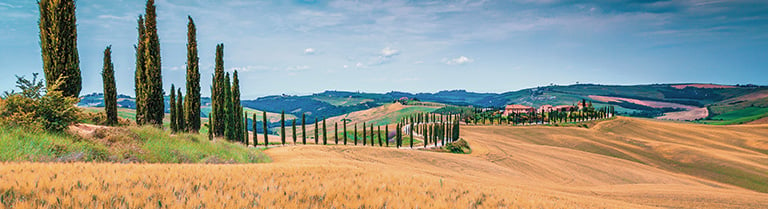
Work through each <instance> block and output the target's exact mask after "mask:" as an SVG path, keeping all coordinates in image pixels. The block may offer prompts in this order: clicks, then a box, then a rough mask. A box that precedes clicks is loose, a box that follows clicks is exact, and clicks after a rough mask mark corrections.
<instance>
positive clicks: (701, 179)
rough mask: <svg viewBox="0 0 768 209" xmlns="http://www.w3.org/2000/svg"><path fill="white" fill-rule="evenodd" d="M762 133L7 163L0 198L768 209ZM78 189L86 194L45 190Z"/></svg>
mask: <svg viewBox="0 0 768 209" xmlns="http://www.w3.org/2000/svg"><path fill="white" fill-rule="evenodd" d="M767 130H768V126H766V125H758V126H755V125H750V126H710V125H697V124H690V123H676V122H659V121H654V120H643V119H634V118H618V119H614V120H609V121H604V122H600V123H599V124H597V125H596V126H594V127H592V128H589V129H586V128H579V127H569V128H564V127H511V126H485V127H474V126H465V128H464V129H463V130H462V137H463V138H464V139H466V140H467V141H468V142H469V144H470V145H471V146H472V148H473V152H472V153H471V154H468V155H459V154H448V153H436V152H425V151H413V150H397V149H392V148H381V147H362V146H358V147H351V146H314V145H307V146H287V147H279V148H273V149H269V150H267V151H266V153H267V154H268V155H269V156H270V157H271V158H272V159H273V162H272V163H267V164H252V165H227V166H222V165H119V164H117V165H116V164H74V165H68V164H29V163H6V164H4V165H3V166H0V175H2V176H4V177H7V178H1V179H0V191H13V194H14V195H16V196H23V197H24V198H23V199H24V200H26V201H25V202H22V203H18V204H21V205H27V204H28V205H34V204H35V203H36V204H39V203H40V202H41V201H35V200H38V199H40V198H42V197H57V198H61V199H63V200H65V201H63V204H64V205H65V206H68V205H69V206H75V207H78V206H79V207H82V206H86V205H91V206H93V205H96V206H98V205H102V206H109V205H110V204H112V205H126V204H130V205H131V206H136V207H150V206H152V207H154V206H153V205H157V204H171V205H177V206H180V207H185V208H186V207H198V206H201V204H204V205H208V206H210V205H209V203H212V202H216V203H222V204H223V203H226V205H225V206H222V207H235V208H239V207H268V208H271V207H287V205H291V206H293V207H296V208H332V207H335V208H363V207H364V208H390V207H392V208H465V207H466V208H649V207H662V208H766V207H768V194H766V193H760V192H756V191H763V192H764V191H766V190H765V189H766V187H765V182H768V177H767V175H766V173H768V172H767V171H768V161H767V159H768V135H766V133H768V131H767ZM57 173H65V174H67V175H66V176H62V177H63V178H55V177H53V176H54V175H56V174H57ZM97 173H110V175H109V176H104V175H97ZM127 173H143V174H144V176H143V177H142V178H139V179H137V178H127V177H124V174H127ZM169 173H172V175H169ZM22 177H23V178H22ZM20 179H22V180H20ZM32 181H37V183H35V182H32ZM77 182H82V184H83V185H87V186H86V187H75V188H73V189H72V190H70V189H66V190H65V189H53V188H60V187H61V186H62V185H77ZM15 185H27V186H20V187H18V186H15ZM117 185H123V186H122V187H121V188H122V189H121V190H120V191H118V190H114V189H107V190H101V189H99V188H104V186H106V187H114V186H117ZM11 187H13V189H11ZM67 188H69V186H67ZM144 188H152V189H144ZM137 190H140V191H142V192H132V193H130V194H129V193H127V192H122V191H137ZM755 190H756V191H755ZM32 191H39V192H34V193H33V192H32ZM96 191H98V192H96ZM222 192H224V193H226V194H234V195H227V196H224V195H220V194H221V193H222ZM6 193H7V192H6ZM83 194H88V195H84V196H83ZM38 195H40V196H38ZM81 196H83V197H81ZM179 197H185V198H181V199H179ZM115 198H116V199H117V200H118V201H115V200H114V199H115ZM121 200H122V201H121ZM53 202H55V201H53Z"/></svg>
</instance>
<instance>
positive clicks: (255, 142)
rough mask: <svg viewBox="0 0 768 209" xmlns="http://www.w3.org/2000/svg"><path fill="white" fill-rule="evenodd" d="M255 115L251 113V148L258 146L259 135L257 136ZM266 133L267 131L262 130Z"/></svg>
mask: <svg viewBox="0 0 768 209" xmlns="http://www.w3.org/2000/svg"><path fill="white" fill-rule="evenodd" d="M256 125H257V124H256V113H253V124H251V126H252V127H251V128H252V129H253V146H254V147H256V146H257V145H259V134H258V131H256V130H258V126H256ZM266 132H267V129H264V133H266Z"/></svg>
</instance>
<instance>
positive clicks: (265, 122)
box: [261, 111, 269, 147]
mask: <svg viewBox="0 0 768 209" xmlns="http://www.w3.org/2000/svg"><path fill="white" fill-rule="evenodd" d="M261 114H262V115H261V118H262V119H264V120H263V121H261V124H263V126H264V146H265V147H268V146H269V133H268V132H269V131H268V130H267V128H268V127H267V123H268V121H269V120H267V111H262V112H261Z"/></svg>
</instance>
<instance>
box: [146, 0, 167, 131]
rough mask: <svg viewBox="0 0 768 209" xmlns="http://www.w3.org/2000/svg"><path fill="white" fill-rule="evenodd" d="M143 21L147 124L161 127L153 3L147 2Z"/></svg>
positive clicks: (159, 66) (160, 80) (162, 113)
mask: <svg viewBox="0 0 768 209" xmlns="http://www.w3.org/2000/svg"><path fill="white" fill-rule="evenodd" d="M145 17H146V19H145V20H144V27H145V30H146V31H145V32H146V34H145V36H144V38H145V39H144V43H146V46H145V48H144V61H145V62H146V63H145V66H146V68H145V76H146V77H145V78H146V80H145V82H146V86H145V87H146V88H145V89H144V90H145V92H144V93H145V95H146V101H145V102H146V106H145V108H146V113H147V123H149V124H152V125H155V126H156V127H161V126H162V125H163V117H165V100H164V98H163V75H162V63H161V59H160V39H159V37H158V34H157V13H156V11H155V1H154V0H148V1H147V6H146V16H145Z"/></svg>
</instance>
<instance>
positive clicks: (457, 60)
mask: <svg viewBox="0 0 768 209" xmlns="http://www.w3.org/2000/svg"><path fill="white" fill-rule="evenodd" d="M474 61H475V60H473V59H471V58H469V57H465V56H460V57H456V58H453V59H448V58H443V63H445V64H449V65H463V64H467V63H472V62H474Z"/></svg>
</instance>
